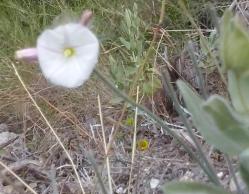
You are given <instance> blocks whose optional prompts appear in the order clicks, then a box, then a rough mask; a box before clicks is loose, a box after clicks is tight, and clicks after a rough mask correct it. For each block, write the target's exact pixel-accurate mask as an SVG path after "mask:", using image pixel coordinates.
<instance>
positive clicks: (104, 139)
mask: <svg viewBox="0 0 249 194" xmlns="http://www.w3.org/2000/svg"><path fill="white" fill-rule="evenodd" d="M98 106H99V117H100V124H101V130H102V136H103V142H104V149H105V155H106V167H107V174H108V184H109V193H110V194H112V193H113V190H112V177H111V168H110V161H109V157H108V150H107V144H106V137H105V130H104V122H103V114H102V110H101V102H100V96H99V95H98Z"/></svg>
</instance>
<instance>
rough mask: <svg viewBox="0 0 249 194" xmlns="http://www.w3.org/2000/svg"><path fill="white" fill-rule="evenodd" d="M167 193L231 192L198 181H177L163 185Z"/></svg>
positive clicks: (219, 193)
mask: <svg viewBox="0 0 249 194" xmlns="http://www.w3.org/2000/svg"><path fill="white" fill-rule="evenodd" d="M163 191H164V193H165V194H230V193H228V192H226V191H225V190H224V189H223V188H222V187H217V186H214V185H205V184H201V183H196V182H185V183H181V182H175V183H169V184H166V185H165V186H164V187H163Z"/></svg>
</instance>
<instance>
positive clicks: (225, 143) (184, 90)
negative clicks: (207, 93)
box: [177, 80, 241, 155]
mask: <svg viewBox="0 0 249 194" xmlns="http://www.w3.org/2000/svg"><path fill="white" fill-rule="evenodd" d="M177 86H178V88H179V89H180V92H181V94H182V96H183V99H184V102H185V103H186V106H187V108H188V110H189V111H190V113H191V114H192V119H193V122H194V124H195V126H196V127H197V129H198V130H199V131H200V133H201V134H202V135H203V136H204V138H205V139H206V141H207V142H208V143H209V144H211V145H214V146H215V147H216V148H217V149H219V150H221V151H223V152H225V153H228V154H231V155H234V154H238V153H240V152H241V147H240V146H239V145H237V143H235V142H234V141H233V140H231V139H229V138H228V137H227V136H225V135H224V134H223V132H222V131H221V130H219V129H218V127H217V126H216V123H215V122H214V120H213V119H212V118H211V117H210V116H209V114H208V113H207V112H206V111H205V110H204V109H203V106H202V105H203V103H204V100H203V99H201V98H200V97H199V96H198V94H197V93H196V92H194V91H193V90H192V89H191V88H190V87H189V86H188V85H187V84H185V83H184V82H183V81H180V80H179V81H177Z"/></svg>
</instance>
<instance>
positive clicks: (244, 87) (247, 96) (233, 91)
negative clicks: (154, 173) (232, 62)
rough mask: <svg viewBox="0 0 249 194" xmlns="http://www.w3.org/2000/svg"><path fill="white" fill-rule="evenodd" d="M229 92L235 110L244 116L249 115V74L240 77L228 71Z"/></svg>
mask: <svg viewBox="0 0 249 194" xmlns="http://www.w3.org/2000/svg"><path fill="white" fill-rule="evenodd" d="M228 90H229V94H230V97H231V100H232V104H233V106H234V108H235V109H236V110H237V111H238V112H240V113H242V114H249V74H247V73H246V74H244V75H242V76H238V75H236V74H235V73H234V72H233V71H228Z"/></svg>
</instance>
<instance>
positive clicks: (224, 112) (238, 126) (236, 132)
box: [164, 11, 249, 194]
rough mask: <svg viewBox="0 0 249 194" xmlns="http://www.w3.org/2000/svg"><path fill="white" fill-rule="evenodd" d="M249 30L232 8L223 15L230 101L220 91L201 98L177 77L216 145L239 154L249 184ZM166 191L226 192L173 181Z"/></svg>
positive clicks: (171, 193) (203, 131) (222, 48)
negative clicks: (231, 10) (206, 97)
mask: <svg viewBox="0 0 249 194" xmlns="http://www.w3.org/2000/svg"><path fill="white" fill-rule="evenodd" d="M248 53H249V34H248V32H247V31H246V30H245V28H244V27H243V26H242V25H241V24H240V22H239V19H238V18H237V17H233V14H232V13H231V12H230V11H226V12H225V13H224V16H223V20H222V25H221V37H220V55H221V59H222V61H223V64H222V69H223V71H224V72H227V76H228V91H229V95H230V98H231V101H228V100H227V99H224V98H223V97H221V96H218V95H212V96H210V97H209V98H208V99H207V100H204V99H202V98H201V97H200V96H199V95H198V94H197V93H196V92H195V91H194V90H193V89H192V88H191V87H190V86H188V85H187V84H186V83H184V82H183V81H178V82H177V85H178V88H179V90H180V92H181V94H182V96H183V99H184V102H185V103H186V106H187V108H188V110H189V111H190V113H191V114H192V119H193V122H194V124H195V126H196V127H197V129H198V130H199V131H200V133H201V134H202V135H203V136H204V138H205V139H206V140H207V142H209V143H210V144H211V145H213V146H214V147H215V148H217V149H219V150H221V151H223V152H224V153H226V154H228V155H231V156H233V155H239V162H240V174H241V175H242V178H243V179H244V182H245V183H246V184H247V186H249V165H248V164H249V122H248V116H249V100H248V99H249V92H248V91H249V90H248V89H249V86H248V85H249V64H248V63H249V62H248V61H249V55H248ZM164 191H165V193H167V194H181V193H198V194H199V193H205V194H216V193H224V194H225V193H227V192H226V191H225V190H224V189H222V188H220V187H213V186H207V185H203V184H199V183H171V184H168V185H166V186H165V187H164Z"/></svg>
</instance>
